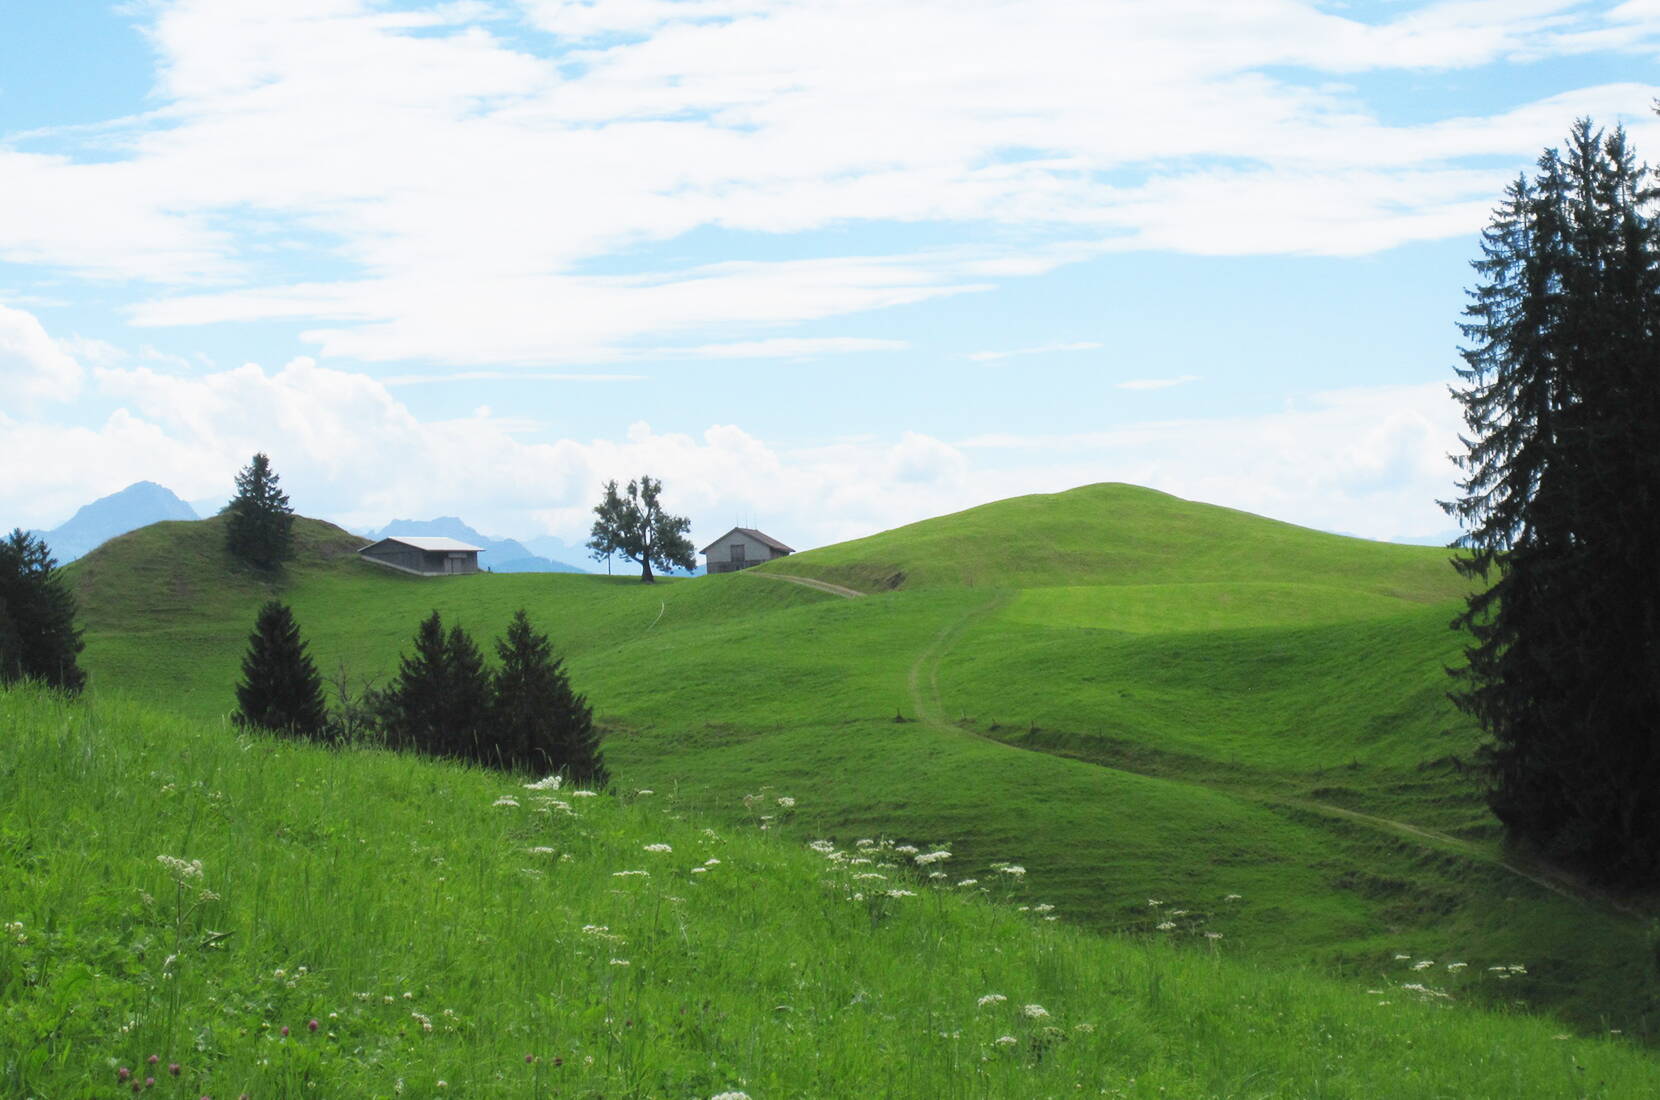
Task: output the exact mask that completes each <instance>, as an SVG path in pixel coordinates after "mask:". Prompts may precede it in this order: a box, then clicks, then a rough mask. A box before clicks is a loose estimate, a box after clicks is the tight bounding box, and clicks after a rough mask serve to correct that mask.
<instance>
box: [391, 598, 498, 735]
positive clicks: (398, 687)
mask: <svg viewBox="0 0 1660 1100" xmlns="http://www.w3.org/2000/svg"><path fill="white" fill-rule="evenodd" d="M489 704H490V680H489V676H488V674H487V673H486V672H485V670H484V658H483V656H482V655H481V654H480V653H479V650H478V646H477V645H476V644H474V642H473V640H472V638H471V637H469V636H468V635H467V633H466V631H464V630H462V629H461V628H460V627H459V626H456V627H452V628H451V629H450V631H449V633H448V635H446V634H445V633H444V623H443V619H442V618H441V617H440V616H439V614H438V612H436V611H434V612H433V613H432V614H431V615H429V616H427V617H426V619H424V620H423V621H422V622H421V625H420V627H419V628H418V629H417V630H416V632H415V652H414V654H413V655H412V656H406V657H403V658H402V659H401V660H400V661H399V665H398V675H397V678H396V679H395V680H394V681H393V682H392V685H391V687H390V688H389V689H388V690H387V692H386V695H385V697H384V700H383V702H382V708H383V713H382V718H381V722H382V725H383V726H384V728H385V731H386V734H387V739H388V740H389V741H390V742H391V743H392V744H393V745H395V746H397V747H399V748H408V749H413V750H415V751H417V752H424V753H427V754H429V755H432V756H448V757H461V758H465V759H474V760H482V759H486V758H487V757H488V756H489V750H488V749H487V748H485V747H483V744H484V726H485V722H486V720H487V718H488V712H489Z"/></svg>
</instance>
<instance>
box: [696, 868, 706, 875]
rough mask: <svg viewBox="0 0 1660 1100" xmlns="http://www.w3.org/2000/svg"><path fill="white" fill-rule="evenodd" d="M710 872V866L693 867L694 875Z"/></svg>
mask: <svg viewBox="0 0 1660 1100" xmlns="http://www.w3.org/2000/svg"><path fill="white" fill-rule="evenodd" d="M708 873H709V868H707V867H693V868H692V874H694V875H706V874H708Z"/></svg>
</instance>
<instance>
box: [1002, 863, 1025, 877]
mask: <svg viewBox="0 0 1660 1100" xmlns="http://www.w3.org/2000/svg"><path fill="white" fill-rule="evenodd" d="M998 870H999V871H1001V872H1003V873H1004V874H1005V875H1013V876H1014V877H1015V878H1020V877H1021V876H1022V875H1024V874H1025V873H1026V868H1024V867H1022V866H1021V865H1020V864H1018V863H1005V864H1004V865H1003V866H1001V867H999V868H998Z"/></svg>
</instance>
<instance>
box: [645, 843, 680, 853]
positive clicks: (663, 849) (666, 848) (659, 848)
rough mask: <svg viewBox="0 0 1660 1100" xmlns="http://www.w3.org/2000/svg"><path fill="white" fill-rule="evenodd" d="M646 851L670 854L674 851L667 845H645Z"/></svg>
mask: <svg viewBox="0 0 1660 1100" xmlns="http://www.w3.org/2000/svg"><path fill="white" fill-rule="evenodd" d="M646 851H648V852H672V851H674V849H673V848H671V847H670V846H669V845H667V844H647V845H646Z"/></svg>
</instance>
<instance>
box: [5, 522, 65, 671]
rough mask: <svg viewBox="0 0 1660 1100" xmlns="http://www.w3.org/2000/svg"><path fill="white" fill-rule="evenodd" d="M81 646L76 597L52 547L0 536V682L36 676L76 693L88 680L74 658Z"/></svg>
mask: <svg viewBox="0 0 1660 1100" xmlns="http://www.w3.org/2000/svg"><path fill="white" fill-rule="evenodd" d="M83 646H84V643H83V642H82V641H81V632H80V630H78V629H77V628H76V626H75V597H74V594H73V593H71V592H70V591H69V588H68V587H67V586H66V585H65V584H64V583H63V577H62V575H61V574H60V573H59V572H58V563H57V561H56V560H54V559H53V557H52V551H51V549H50V548H48V547H47V545H46V544H45V543H44V542H42V541H41V540H39V539H37V538H35V537H34V536H33V535H30V534H28V533H26V532H24V531H22V530H13V531H12V533H11V534H10V535H9V536H7V537H6V538H5V539H3V540H0V683H12V682H14V681H16V680H24V679H28V680H38V681H40V682H41V683H44V684H47V685H49V686H51V687H54V688H58V689H60V690H62V691H68V692H78V691H80V690H81V688H82V687H83V686H84V685H85V684H86V673H84V672H83V671H81V667H80V665H79V664H78V663H77V660H76V658H77V657H78V655H79V654H80V652H81V649H82V648H83Z"/></svg>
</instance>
